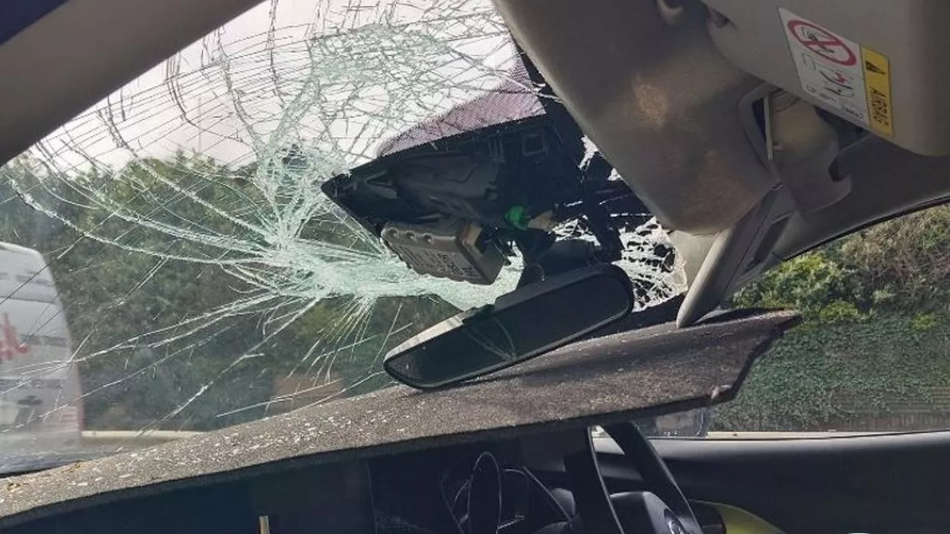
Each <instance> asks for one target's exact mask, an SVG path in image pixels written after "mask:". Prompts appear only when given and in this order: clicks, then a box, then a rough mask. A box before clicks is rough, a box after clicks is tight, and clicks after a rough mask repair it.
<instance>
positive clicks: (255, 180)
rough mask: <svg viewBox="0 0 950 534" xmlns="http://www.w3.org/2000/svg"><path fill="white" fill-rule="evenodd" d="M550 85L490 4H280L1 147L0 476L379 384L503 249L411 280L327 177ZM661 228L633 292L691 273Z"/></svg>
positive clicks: (639, 266) (490, 288) (452, 131)
mask: <svg viewBox="0 0 950 534" xmlns="http://www.w3.org/2000/svg"><path fill="white" fill-rule="evenodd" d="M544 98H547V97H546V96H545V95H544V91H543V87H541V86H539V85H538V84H535V83H532V81H531V80H530V78H529V77H528V76H527V75H526V74H525V67H524V65H523V64H522V63H521V60H520V59H519V56H518V52H517V50H516V49H515V47H514V46H513V45H512V43H511V40H510V38H509V35H508V32H507V29H506V28H505V26H504V24H503V22H502V20H501V19H500V17H499V16H498V15H497V14H496V13H495V11H494V10H493V8H492V6H491V3H490V2H489V1H488V0H453V1H450V2H445V1H437V0H430V1H426V0H390V1H373V2H362V1H360V0H350V1H346V0H307V1H303V0H295V1H293V2H291V1H279V0H273V1H271V2H269V3H264V4H262V5H260V6H258V7H257V8H255V9H253V10H251V11H249V12H248V13H246V14H244V15H242V16H241V17H239V18H238V19H236V20H234V21H232V22H230V23H228V24H227V25H225V26H223V27H222V28H220V29H219V30H217V31H215V32H213V33H212V34H210V35H208V36H206V37H205V38H203V39H202V40H200V41H199V42H196V43H194V44H193V45H191V46H189V47H188V48H186V49H185V50H183V51H181V52H180V53H178V54H176V55H175V56H173V57H171V58H169V59H168V60H167V61H165V62H164V63H162V64H161V65H159V66H158V67H156V68H154V69H152V70H150V71H149V72H147V73H146V74H144V75H142V76H141V77H140V78H138V79H136V80H135V81H133V82H131V83H129V84H128V85H126V86H125V87H122V88H121V89H119V90H117V91H116V92H114V93H113V94H111V95H110V96H108V97H107V98H105V99H104V100H102V101H101V102H99V103H98V104H96V105H95V106H93V107H92V108H90V109H89V110H87V111H86V112H84V113H82V114H80V115H79V116H78V117H76V118H75V119H74V120H72V121H70V122H69V123H67V124H66V125H64V126H62V127H61V128H60V129H58V130H57V131H55V132H53V133H52V134H51V135H49V136H47V137H46V138H45V139H44V140H42V141H41V142H39V143H37V144H36V145H35V146H33V147H32V148H31V149H30V150H28V151H27V152H25V153H23V154H21V155H20V156H19V157H17V158H15V159H14V160H12V161H11V162H9V163H8V164H7V165H5V166H4V167H3V168H2V170H0V451H2V452H0V471H7V472H9V471H16V470H24V469H35V468H39V467H44V466H47V465H55V464H58V463H62V462H64V461H69V460H71V459H82V458H87V457H90V456H97V455H103V454H110V453H113V452H117V451H121V450H128V449H130V448H134V447H139V446H144V445H150V444H153V443H157V442H160V441H162V440H166V439H174V438H177V437H182V436H187V435H189V434H190V433H192V432H203V431H209V430H213V429H218V428H223V427H227V426H231V425H235V424H239V423H242V422H246V421H250V420H254V419H258V418H262V417H266V416H270V415H274V414H279V413H282V412H286V411H289V410H292V409H295V408H299V407H302V406H306V405H311V404H314V403H322V402H328V401H331V400H336V399H339V398H344V397H350V396H353V395H358V394H361V393H366V392H369V391H372V390H374V389H378V388H380V387H384V386H387V385H390V384H391V382H390V380H389V378H388V377H387V376H386V375H385V374H384V373H383V372H382V366H381V360H382V358H383V356H384V355H385V354H386V352H387V351H388V350H389V349H391V348H392V347H394V346H396V345H398V344H399V343H401V342H403V341H405V340H406V339H407V338H408V337H410V336H412V335H414V334H416V333H418V332H420V331H421V330H423V329H424V328H425V327H427V326H429V325H432V324H434V323H436V322H438V321H440V320H443V319H445V318H447V317H449V316H451V315H453V314H455V313H457V311H458V310H461V309H468V308H471V307H474V306H479V305H483V304H485V303H488V302H491V301H492V300H494V298H496V297H497V296H499V295H501V294H503V293H505V292H507V291H510V290H511V289H512V288H513V287H514V286H515V283H516V282H517V280H518V278H519V276H520V267H519V261H518V257H517V256H512V257H511V258H510V260H509V263H508V264H507V265H505V266H504V267H503V268H502V269H501V271H500V273H499V274H498V278H497V280H496V281H495V282H494V283H493V284H491V285H476V284H471V283H467V282H460V281H453V280H450V279H447V278H439V277H434V276H429V275H425V274H419V273H417V272H414V271H413V270H411V269H409V268H407V266H406V265H405V263H404V262H403V261H402V260H401V259H400V258H399V257H397V256H396V255H395V254H394V253H393V252H392V251H391V250H390V248H388V247H387V246H385V245H384V244H383V243H382V242H381V241H380V239H379V238H378V237H377V236H375V235H373V234H372V233H370V232H368V231H367V230H366V229H365V228H364V227H363V226H361V225H360V224H359V223H358V222H357V221H356V220H354V219H353V218H352V217H351V216H350V215H349V214H348V213H347V212H345V211H344V210H343V209H341V207H339V206H338V205H337V204H336V203H334V202H333V201H331V200H330V199H329V198H328V197H327V196H326V195H325V194H324V193H323V192H322V191H321V186H322V185H323V184H324V183H326V182H327V181H328V180H330V179H331V178H333V177H334V176H338V175H343V174H346V173H347V171H348V170H350V169H353V168H355V167H358V166H360V165H363V164H365V163H367V162H369V161H371V160H373V159H375V158H377V157H379V156H383V155H388V154H393V153H397V152H399V151H402V150H405V149H409V148H412V147H417V146H420V145H425V144H426V143H429V142H431V141H432V140H433V139H434V138H439V137H443V136H452V135H456V134H459V133H463V132H467V131H471V130H473V129H478V128H481V127H485V126H489V125H493V124H499V123H505V122H506V121H513V120H518V119H524V118H526V117H536V116H541V115H543V114H544V113H545V111H544V106H543V103H542V100H543V99H544ZM585 146H586V147H587V154H586V157H585V158H584V161H582V162H581V164H582V165H583V164H586V162H589V161H590V157H591V156H592V155H593V153H594V151H595V150H596V149H595V147H593V145H591V144H590V143H586V144H585ZM555 230H556V231H557V232H559V233H566V234H569V235H583V234H584V233H585V229H584V228H578V227H577V226H576V225H575V226H568V227H560V228H557V229H555ZM666 242H667V241H666V236H665V234H664V232H662V230H661V229H660V228H659V226H658V225H657V224H656V223H655V222H654V221H648V222H647V224H645V225H641V226H639V227H638V228H635V229H631V231H629V232H627V233H625V234H624V235H623V236H622V244H623V260H622V261H620V262H619V264H620V265H621V266H622V267H623V268H624V269H625V270H627V271H628V273H630V274H632V275H634V276H633V277H634V279H635V284H636V288H637V296H638V303H637V306H638V307H644V306H648V305H651V304H655V303H657V302H660V301H662V300H664V299H666V298H669V297H670V296H672V295H675V294H677V293H678V292H680V291H681V290H682V288H683V282H682V278H681V276H682V275H681V273H680V272H679V271H678V270H677V269H675V268H673V266H672V261H666V260H663V261H660V262H657V261H656V259H657V254H656V250H658V249H657V248H656V247H658V246H664V245H665V243H666Z"/></svg>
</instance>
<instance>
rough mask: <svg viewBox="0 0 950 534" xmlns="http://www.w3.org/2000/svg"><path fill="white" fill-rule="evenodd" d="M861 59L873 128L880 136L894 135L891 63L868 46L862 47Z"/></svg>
mask: <svg viewBox="0 0 950 534" xmlns="http://www.w3.org/2000/svg"><path fill="white" fill-rule="evenodd" d="M861 59H862V63H863V67H864V88H865V90H866V91H867V95H868V111H869V112H870V122H871V128H872V129H873V130H874V131H875V132H877V133H879V134H883V135H894V122H893V113H894V110H893V108H892V107H891V68H890V62H889V61H888V60H887V58H886V57H885V56H883V55H882V54H879V53H877V52H875V51H874V50H871V49H870V48H868V47H866V46H862V47H861Z"/></svg>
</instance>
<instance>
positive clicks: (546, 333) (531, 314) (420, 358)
mask: <svg viewBox="0 0 950 534" xmlns="http://www.w3.org/2000/svg"><path fill="white" fill-rule="evenodd" d="M632 308H633V296H632V291H631V284H630V279H629V278H628V277H627V274H626V273H624V272H623V271H622V270H621V269H620V268H618V267H616V266H614V265H597V266H594V267H588V268H584V269H579V270H576V271H572V272H568V273H565V274H562V275H558V276H554V277H551V278H548V279H547V280H544V281H542V282H536V283H534V284H531V285H528V286H525V287H522V288H519V289H517V290H515V291H514V292H512V293H509V294H507V295H504V296H502V297H499V298H498V299H497V300H496V301H495V304H494V305H488V306H485V307H483V308H477V309H472V310H469V311H466V312H462V313H460V314H458V315H456V316H455V317H452V318H450V319H447V320H445V321H442V322H441V323H438V324H436V325H435V326H433V327H431V328H429V329H428V330H426V331H424V332H422V333H421V334H419V335H417V336H415V337H413V338H411V339H409V340H407V341H406V342H405V343H402V344H401V345H399V346H398V347H396V348H394V349H393V350H391V351H389V353H388V354H387V355H386V360H385V363H384V364H383V367H384V368H385V370H386V372H387V373H389V375H390V376H392V377H393V378H395V379H396V380H398V381H400V382H402V383H404V384H407V385H410V386H412V387H415V388H419V389H434V388H438V387H442V386H446V385H449V384H454V383H457V382H461V381H463V380H467V379H470V378H475V377H477V376H481V375H484V374H487V373H491V372H493V371H497V370H499V369H503V368H505V367H509V366H511V365H514V364H516V363H519V362H523V361H525V360H528V359H530V358H533V357H535V356H538V355H540V354H543V353H545V352H547V351H550V350H552V349H554V348H556V347H559V346H561V345H563V344H565V343H568V342H570V341H573V340H575V339H577V338H579V337H581V336H583V335H584V334H587V333H590V332H592V331H594V330H596V329H598V328H601V327H603V326H606V325H608V324H610V323H612V322H614V321H616V320H618V319H621V318H622V317H624V316H626V315H627V314H629V313H630V310H631V309H632Z"/></svg>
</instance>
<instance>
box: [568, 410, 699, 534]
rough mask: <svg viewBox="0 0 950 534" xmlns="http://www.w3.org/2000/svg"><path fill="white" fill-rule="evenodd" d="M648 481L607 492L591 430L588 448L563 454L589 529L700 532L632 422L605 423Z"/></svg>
mask: <svg viewBox="0 0 950 534" xmlns="http://www.w3.org/2000/svg"><path fill="white" fill-rule="evenodd" d="M604 430H605V431H606V432H607V434H608V435H610V437H611V438H613V440H614V442H616V443H617V445H619V446H620V449H621V450H622V451H623V453H624V456H625V457H626V458H627V459H628V460H629V461H630V462H631V463H632V464H633V466H634V467H635V468H636V470H637V472H638V473H639V474H640V478H641V479H642V480H643V482H644V484H645V486H646V487H648V488H650V489H651V490H652V491H638V492H627V493H621V494H617V495H612V496H611V495H610V494H608V492H607V488H606V487H605V485H604V480H603V477H602V476H601V474H600V468H599V467H598V464H597V455H596V452H595V451H594V446H593V441H592V438H591V436H590V432H586V442H587V447H586V450H584V451H582V452H579V453H576V454H572V455H569V456H567V457H566V458H565V459H564V464H565V467H566V468H567V473H568V476H569V477H570V479H571V487H572V489H573V495H574V501H575V502H576V504H577V511H578V513H579V515H580V518H581V519H582V520H583V523H584V529H583V530H584V532H586V533H587V534H702V532H703V531H702V528H701V527H700V526H699V522H698V521H696V516H695V515H694V514H693V510H692V509H691V508H690V506H689V502H688V501H687V500H686V497H684V496H683V492H682V491H680V488H679V486H678V485H677V484H676V481H675V480H673V475H672V474H670V470H669V469H667V467H666V464H665V463H663V460H662V459H661V458H660V456H659V455H658V454H657V453H656V450H655V449H654V448H653V445H651V444H650V442H649V441H648V440H647V439H646V438H644V437H643V434H641V433H640V431H639V430H638V429H637V427H636V426H635V425H634V424H633V423H619V424H614V425H609V426H605V427H604Z"/></svg>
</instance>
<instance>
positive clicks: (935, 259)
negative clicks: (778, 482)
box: [643, 205, 950, 438]
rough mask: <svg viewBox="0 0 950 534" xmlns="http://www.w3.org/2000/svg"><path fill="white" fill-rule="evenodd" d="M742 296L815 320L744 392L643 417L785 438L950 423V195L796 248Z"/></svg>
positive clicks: (663, 425)
mask: <svg viewBox="0 0 950 534" xmlns="http://www.w3.org/2000/svg"><path fill="white" fill-rule="evenodd" d="M732 305H733V306H736V307H751V306H765V307H787V308H794V309H797V310H799V311H800V312H801V313H802V315H803V318H804V321H803V323H802V324H801V325H800V326H798V327H797V328H795V329H793V330H792V331H791V332H789V333H788V334H786V336H785V337H784V338H783V339H781V340H780V341H779V342H778V343H776V345H775V346H774V347H773V348H772V349H771V350H770V351H769V352H768V353H766V354H765V355H764V356H762V357H761V358H760V359H759V360H758V361H757V362H756V363H755V364H754V366H753V368H752V371H751V372H750V374H749V376H748V378H747V379H746V382H745V384H744V385H743V387H742V388H741V389H740V392H739V395H738V397H737V398H736V399H735V400H733V401H732V402H729V403H725V404H722V405H719V406H717V407H715V408H713V409H712V410H708V411H702V410H700V411H694V412H685V413H683V414H674V415H672V416H665V417H662V418H657V419H655V420H651V421H646V422H643V429H644V431H645V432H648V433H650V434H652V435H655V436H697V435H708V436H709V437H725V438H729V437H740V438H756V437H768V438H774V437H805V436H809V437H810V436H812V435H817V436H840V435H848V434H850V433H876V432H913V431H927V430H942V429H947V428H950V205H944V206H938V207H934V208H930V209H928V210H925V211H921V212H918V213H914V214H910V215H906V216H904V217H900V218H897V219H894V220H891V221H888V222H885V223H882V224H879V225H876V226H874V227H871V228H869V229H866V230H863V231H860V232H857V233H855V234H852V235H850V236H847V237H844V238H842V239H839V240H837V241H835V242H832V243H829V244H827V245H825V246H823V247H821V248H819V249H817V250H815V251H812V252H810V253H808V254H804V255H802V256H800V257H797V258H794V259H792V260H790V261H788V262H786V263H784V264H783V265H781V266H779V267H777V268H775V269H774V270H772V271H771V272H769V273H767V274H766V275H765V276H763V277H762V278H761V279H760V280H759V281H758V282H757V283H755V284H753V285H751V286H749V287H746V288H745V289H743V290H742V291H741V292H740V293H738V294H737V295H736V296H735V297H734V298H733V299H732ZM704 418H705V419H704Z"/></svg>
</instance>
